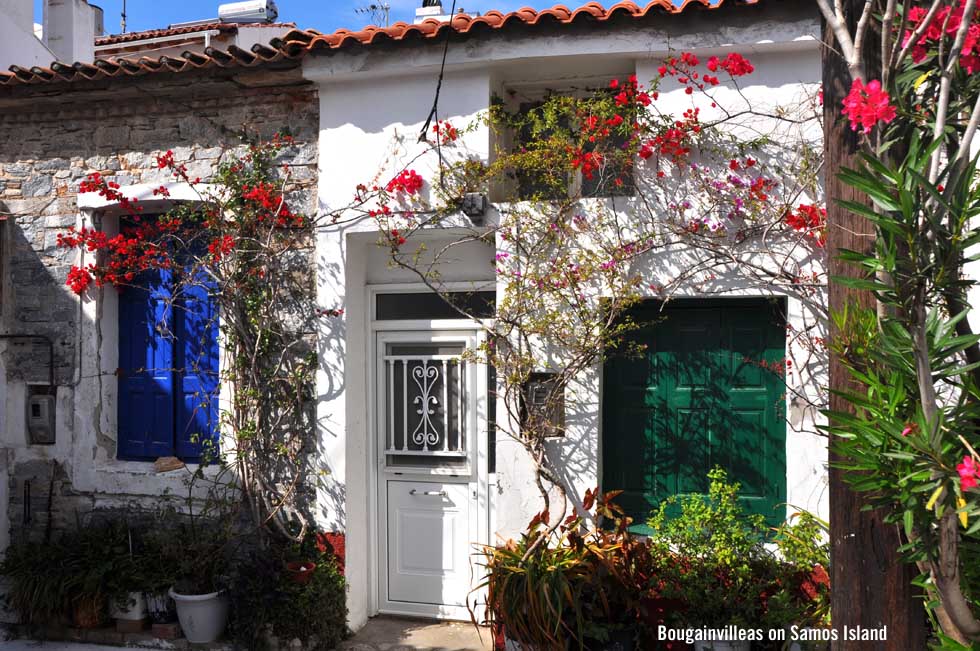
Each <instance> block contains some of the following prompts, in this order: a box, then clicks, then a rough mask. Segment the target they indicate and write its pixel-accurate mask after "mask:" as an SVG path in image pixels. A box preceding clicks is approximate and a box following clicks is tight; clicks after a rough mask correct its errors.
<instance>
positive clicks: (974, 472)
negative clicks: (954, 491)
mask: <svg viewBox="0 0 980 651" xmlns="http://www.w3.org/2000/svg"><path fill="white" fill-rule="evenodd" d="M956 472H958V473H960V490H962V491H964V492H966V491H968V490H970V489H971V488H976V487H977V480H980V464H977V462H976V461H975V460H974V459H973V457H971V456H969V455H967V456H965V457H963V463H961V464H959V465H958V466H956Z"/></svg>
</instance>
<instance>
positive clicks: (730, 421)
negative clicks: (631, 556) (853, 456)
mask: <svg viewBox="0 0 980 651" xmlns="http://www.w3.org/2000/svg"><path fill="white" fill-rule="evenodd" d="M634 318H635V319H636V320H637V322H638V323H644V324H645V325H644V326H643V327H642V328H640V329H639V330H636V331H634V332H633V333H631V335H630V340H631V341H632V342H634V343H636V344H641V345H643V346H645V347H646V350H645V351H644V352H643V353H642V354H641V355H639V356H638V357H637V356H626V355H621V354H620V355H616V356H614V357H612V358H610V359H609V360H608V361H607V362H606V365H605V368H604V373H603V389H602V404H603V414H602V489H603V490H604V491H609V490H623V491H625V492H624V493H623V495H622V496H621V497H620V498H619V500H618V501H619V504H620V505H621V506H623V508H625V509H626V512H627V513H628V514H630V515H631V516H633V517H634V518H635V522H636V524H637V525H642V524H643V523H644V522H645V521H646V519H647V517H648V515H649V513H650V511H651V510H652V509H654V508H655V507H656V506H657V505H658V504H659V503H660V502H661V500H663V499H664V498H665V497H667V496H669V495H675V494H686V493H705V492H707V488H708V486H707V479H706V475H707V473H708V471H709V470H710V469H711V468H713V467H715V466H721V467H722V468H725V469H726V470H727V471H728V473H729V476H730V477H732V478H733V479H734V480H736V481H738V482H740V483H741V484H742V495H743V497H744V501H745V506H746V508H747V509H748V510H750V511H751V512H755V513H762V514H763V515H765V516H766V518H767V519H768V520H769V521H770V522H772V523H774V524H775V523H778V522H781V521H782V520H783V518H784V516H785V507H784V506H783V505H782V503H783V502H784V501H785V499H786V421H785V416H784V413H785V382H784V380H783V378H782V377H781V376H780V375H779V374H777V373H776V372H774V371H772V370H770V368H772V367H774V366H776V365H778V364H780V363H782V361H783V360H784V359H785V356H786V353H785V339H786V332H785V319H784V317H783V308H782V302H781V301H775V300H768V299H728V300H712V301H705V300H694V299H690V300H688V299H684V300H675V301H672V302H671V303H669V304H668V307H667V308H666V309H664V310H663V311H661V310H660V304H659V303H646V304H644V305H643V306H641V307H640V308H638V309H637V310H635V313H634ZM766 366H768V367H769V368H766Z"/></svg>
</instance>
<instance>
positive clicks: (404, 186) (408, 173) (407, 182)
mask: <svg viewBox="0 0 980 651" xmlns="http://www.w3.org/2000/svg"><path fill="white" fill-rule="evenodd" d="M424 184H425V181H423V180H422V177H421V176H419V175H418V173H417V172H416V171H415V170H404V171H403V172H402V173H401V174H399V175H398V176H396V177H395V178H393V179H391V180H390V181H388V185H387V186H385V190H387V191H388V192H391V193H398V192H403V193H405V194H418V192H419V191H420V190H421V189H422V186H423V185H424Z"/></svg>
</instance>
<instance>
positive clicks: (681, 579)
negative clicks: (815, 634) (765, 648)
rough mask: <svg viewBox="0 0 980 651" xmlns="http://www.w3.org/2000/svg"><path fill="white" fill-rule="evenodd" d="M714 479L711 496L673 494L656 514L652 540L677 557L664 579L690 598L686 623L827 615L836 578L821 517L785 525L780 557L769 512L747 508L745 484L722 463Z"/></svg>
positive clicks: (780, 622) (767, 624) (779, 535)
mask: <svg viewBox="0 0 980 651" xmlns="http://www.w3.org/2000/svg"><path fill="white" fill-rule="evenodd" d="M708 480H709V487H708V494H707V495H683V496H673V497H670V498H668V499H667V500H665V501H664V503H662V504H661V506H660V507H659V508H658V509H657V510H656V511H655V512H654V514H653V515H652V517H651V518H650V520H649V525H650V527H651V529H652V530H653V532H652V533H651V539H652V544H653V545H654V546H655V547H656V548H657V549H658V550H659V553H660V554H663V555H665V556H667V557H671V558H672V559H673V561H672V562H671V563H668V564H666V565H665V566H664V574H663V576H662V577H661V579H662V581H663V584H664V587H665V590H664V592H665V595H666V596H671V597H674V598H676V599H677V600H678V601H680V602H681V603H682V604H683V609H682V610H681V612H680V613H679V619H680V620H681V622H682V623H683V624H684V625H687V626H695V627H700V626H713V627H720V626H725V625H728V624H734V625H738V626H744V627H749V628H763V629H767V628H771V627H783V626H786V625H787V624H791V623H795V624H801V625H802V624H812V623H817V622H818V621H820V620H821V618H822V617H824V616H825V614H826V610H825V608H824V606H825V604H826V601H827V599H828V598H829V577H827V574H826V570H825V567H826V564H827V563H828V560H827V555H826V554H825V550H826V548H825V547H821V544H820V542H819V541H820V538H819V532H820V529H819V526H817V522H816V520H815V519H813V518H812V517H811V516H800V517H801V519H800V521H799V522H798V523H797V524H796V526H791V525H784V526H783V527H781V528H779V529H778V530H777V532H776V537H775V541H776V544H777V547H778V548H779V549H780V550H785V552H786V554H785V556H784V557H783V558H780V557H779V556H777V555H776V554H775V553H774V552H773V551H771V550H770V549H769V548H768V546H767V543H768V539H767V533H768V532H769V529H768V527H767V526H766V524H765V518H764V517H763V516H762V515H759V514H748V513H746V512H745V511H744V509H743V508H742V506H741V504H740V502H739V491H740V485H739V484H738V483H733V482H730V481H729V479H728V475H727V473H726V472H725V471H724V470H723V469H721V468H715V469H713V470H711V471H710V472H709V473H708Z"/></svg>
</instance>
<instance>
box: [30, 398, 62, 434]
mask: <svg viewBox="0 0 980 651" xmlns="http://www.w3.org/2000/svg"><path fill="white" fill-rule="evenodd" d="M54 406H55V398H54V396H50V395H41V394H38V395H33V396H28V398H27V436H28V439H29V440H30V443H31V445H54Z"/></svg>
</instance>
